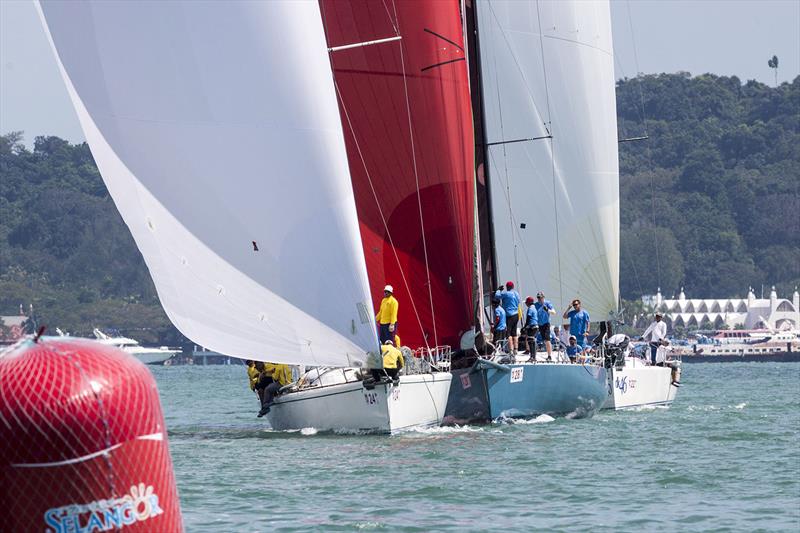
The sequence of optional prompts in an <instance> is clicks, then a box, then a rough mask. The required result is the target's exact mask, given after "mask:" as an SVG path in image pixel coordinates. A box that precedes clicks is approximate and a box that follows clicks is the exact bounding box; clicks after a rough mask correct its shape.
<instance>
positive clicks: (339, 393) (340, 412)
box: [267, 372, 452, 433]
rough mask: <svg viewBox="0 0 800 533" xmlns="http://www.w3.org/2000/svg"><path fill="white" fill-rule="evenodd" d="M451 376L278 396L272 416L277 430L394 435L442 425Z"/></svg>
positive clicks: (331, 387) (358, 383)
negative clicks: (368, 387) (305, 429)
mask: <svg viewBox="0 0 800 533" xmlns="http://www.w3.org/2000/svg"><path fill="white" fill-rule="evenodd" d="M451 381H452V376H451V374H450V373H447V372H441V373H436V374H416V375H411V376H401V377H400V383H399V385H397V386H395V385H394V384H392V383H387V384H379V385H376V386H375V387H374V388H372V389H367V388H365V387H364V383H363V382H361V381H356V382H350V383H342V384H337V385H329V386H325V387H319V388H312V389H305V390H300V391H297V392H292V393H289V394H286V395H283V396H279V397H278V398H276V399H275V402H274V403H273V404H272V407H271V409H270V412H269V413H268V414H267V417H268V420H269V423H270V425H271V426H272V428H273V429H276V430H280V431H284V430H297V429H303V428H314V429H317V430H322V431H329V430H334V431H344V432H350V431H352V432H359V433H362V432H363V433H395V432H399V431H403V430H405V429H411V428H414V427H425V426H438V425H440V424H441V422H442V417H443V416H444V413H445V409H446V407H447V398H448V392H449V390H450V383H451Z"/></svg>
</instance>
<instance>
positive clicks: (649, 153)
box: [625, 0, 661, 286]
mask: <svg viewBox="0 0 800 533" xmlns="http://www.w3.org/2000/svg"><path fill="white" fill-rule="evenodd" d="M625 6H626V7H627V11H628V26H629V27H630V30H631V42H632V44H633V60H634V64H635V67H636V81H637V86H638V88H639V103H640V105H641V111H642V126H643V127H644V136H645V137H649V135H648V133H647V112H646V111H645V107H644V91H643V90H642V76H641V72H640V71H639V54H638V52H637V50H636V34H635V33H634V31H633V16H632V15H631V2H630V0H628V1H627V2H626V3H625ZM646 150H647V165H648V167H649V168H650V198H651V202H650V213H651V215H652V217H653V245H654V247H655V250H656V281H657V282H658V285H659V286H661V253H660V250H659V248H660V247H659V245H658V234H657V232H656V185H655V176H654V173H653V151H652V149H651V147H650V143H649V142H648V143H647V148H646Z"/></svg>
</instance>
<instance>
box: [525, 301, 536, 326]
mask: <svg viewBox="0 0 800 533" xmlns="http://www.w3.org/2000/svg"><path fill="white" fill-rule="evenodd" d="M538 325H539V320H538V319H537V318H536V308H535V307H534V306H532V305H531V306H529V307H528V310H527V311H525V327H526V328H531V327H533V326H538Z"/></svg>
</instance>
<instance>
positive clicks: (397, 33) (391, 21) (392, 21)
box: [381, 0, 400, 36]
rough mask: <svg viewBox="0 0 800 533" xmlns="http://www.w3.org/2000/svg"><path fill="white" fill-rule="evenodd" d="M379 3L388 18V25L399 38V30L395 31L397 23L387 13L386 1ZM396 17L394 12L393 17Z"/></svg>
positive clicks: (382, 0)
mask: <svg viewBox="0 0 800 533" xmlns="http://www.w3.org/2000/svg"><path fill="white" fill-rule="evenodd" d="M381 3H382V4H383V9H384V10H385V11H386V16H387V17H389V23H390V24H391V25H392V29H393V30H394V34H395V35H398V36H399V35H400V30H399V29H397V23H396V22H395V20H394V19H393V18H392V14H391V13H390V12H389V6H387V5H386V0H381ZM396 15H397V12H395V16H396Z"/></svg>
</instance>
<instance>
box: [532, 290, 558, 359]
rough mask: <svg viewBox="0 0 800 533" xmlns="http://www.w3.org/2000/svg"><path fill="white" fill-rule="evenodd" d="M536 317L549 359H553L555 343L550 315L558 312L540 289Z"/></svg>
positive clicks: (537, 295)
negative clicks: (551, 337) (551, 330)
mask: <svg viewBox="0 0 800 533" xmlns="http://www.w3.org/2000/svg"><path fill="white" fill-rule="evenodd" d="M533 305H535V306H536V319H537V320H538V322H539V335H541V336H542V341H544V347H545V349H546V350H547V359H552V355H553V343H552V342H550V315H554V314H556V310H555V309H554V308H553V304H552V303H550V300H545V299H544V293H543V292H542V291H539V292H538V293H537V294H536V303H535V304H533Z"/></svg>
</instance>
